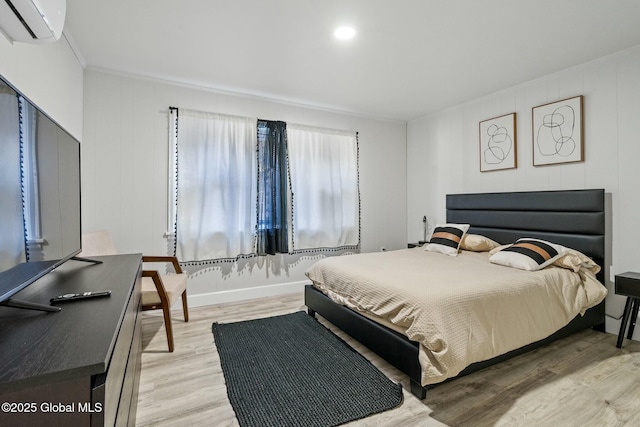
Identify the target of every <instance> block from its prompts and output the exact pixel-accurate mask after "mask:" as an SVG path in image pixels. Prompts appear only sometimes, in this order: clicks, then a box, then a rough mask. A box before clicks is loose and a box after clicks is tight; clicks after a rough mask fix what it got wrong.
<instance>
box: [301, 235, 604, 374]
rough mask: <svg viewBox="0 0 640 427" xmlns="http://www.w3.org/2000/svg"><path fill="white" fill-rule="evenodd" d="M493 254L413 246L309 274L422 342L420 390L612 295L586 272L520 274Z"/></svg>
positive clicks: (348, 259) (327, 263) (328, 263)
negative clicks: (444, 251) (447, 252)
mask: <svg viewBox="0 0 640 427" xmlns="http://www.w3.org/2000/svg"><path fill="white" fill-rule="evenodd" d="M488 257H489V255H488V254H487V253H475V252H467V251H463V252H461V253H460V254H459V255H458V256H457V257H451V256H447V255H443V254H439V253H434V252H427V251H424V250H422V249H421V248H414V249H406V250H399V251H390V252H378V253H367V254H360V255H351V256H341V257H331V258H326V259H324V260H321V261H319V262H317V263H316V264H315V265H313V266H312V267H311V268H310V269H309V270H308V271H307V273H306V274H307V276H308V277H309V278H310V279H311V280H312V281H313V283H314V285H315V286H316V287H317V288H319V289H320V290H321V291H323V292H324V293H325V294H327V295H329V296H330V297H331V298H332V299H333V300H334V301H336V302H338V303H340V304H344V305H347V306H349V307H350V308H352V309H354V310H356V311H360V312H362V313H366V314H368V315H369V316H374V318H375V317H378V318H380V319H381V320H382V323H385V322H390V323H391V324H393V325H395V327H396V329H399V330H402V331H403V333H404V334H405V335H406V336H407V337H408V338H409V339H410V340H412V341H416V342H418V343H419V344H420V356H419V357H420V364H421V366H422V385H428V384H435V383H439V382H442V381H443V380H445V379H447V378H450V377H454V376H456V375H457V374H458V373H459V372H460V371H462V370H463V369H464V368H465V367H467V366H468V365H470V364H471V363H474V362H478V361H481V360H487V359H490V358H492V357H495V356H498V355H500V354H503V353H506V352H508V351H510V350H513V349H516V348H519V347H522V346H523V345H526V344H529V343H531V342H535V341H537V340H540V339H543V338H545V337H547V336H549V335H551V334H552V333H553V332H555V331H557V330H558V329H560V328H562V327H563V326H565V325H566V324H567V323H569V321H571V319H573V318H574V317H575V316H576V315H577V314H579V313H584V311H585V310H586V309H588V308H590V307H592V306H594V305H597V304H598V303H599V302H601V301H602V300H603V299H604V297H605V296H606V293H607V291H606V288H605V287H604V286H602V285H601V284H600V283H599V282H598V281H597V280H596V279H595V277H594V276H593V274H592V273H590V272H588V271H584V272H580V274H579V273H575V272H573V271H571V270H567V269H564V268H558V267H548V268H545V269H543V270H541V271H537V272H530V271H522V270H517V269H514V268H510V267H502V266H498V265H494V264H491V263H489V261H488Z"/></svg>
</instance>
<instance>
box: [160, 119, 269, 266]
mask: <svg viewBox="0 0 640 427" xmlns="http://www.w3.org/2000/svg"><path fill="white" fill-rule="evenodd" d="M176 113H177V114H178V130H177V147H178V148H177V182H178V184H177V205H176V209H175V215H176V227H175V229H176V234H177V235H176V255H177V257H178V259H179V260H180V261H183V262H194V261H209V260H220V259H235V258H237V257H238V256H240V255H243V254H250V253H253V252H254V250H253V243H254V240H253V239H254V232H255V228H256V227H255V226H256V199H257V185H256V180H257V178H256V119H255V118H247V117H237V116H228V115H222V114H213V113H206V112H200V111H193V110H186V109H182V108H181V109H179V110H176ZM172 131H173V129H172ZM170 191H171V190H170Z"/></svg>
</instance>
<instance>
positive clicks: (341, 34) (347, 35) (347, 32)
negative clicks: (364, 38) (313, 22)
mask: <svg viewBox="0 0 640 427" xmlns="http://www.w3.org/2000/svg"><path fill="white" fill-rule="evenodd" d="M333 35H334V36H336V38H337V39H340V40H349V39H352V38H353V37H354V36H355V35H356V30H354V29H353V28H352V27H338V28H337V29H336V30H335V31H334V32H333Z"/></svg>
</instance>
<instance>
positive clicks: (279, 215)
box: [256, 120, 289, 255]
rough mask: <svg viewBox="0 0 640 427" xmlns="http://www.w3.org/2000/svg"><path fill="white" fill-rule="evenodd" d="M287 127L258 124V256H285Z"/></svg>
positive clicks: (266, 122)
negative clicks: (281, 254)
mask: <svg viewBox="0 0 640 427" xmlns="http://www.w3.org/2000/svg"><path fill="white" fill-rule="evenodd" d="M288 177H289V174H288V165H287V124H286V123H285V122H280V121H271V120H258V222H257V227H258V230H257V245H256V246H257V248H256V249H257V253H258V255H267V254H270V255H275V254H276V253H287V252H288V251H289V243H288V228H287V227H288V225H287V222H288V221H287V189H288V186H289V179H288Z"/></svg>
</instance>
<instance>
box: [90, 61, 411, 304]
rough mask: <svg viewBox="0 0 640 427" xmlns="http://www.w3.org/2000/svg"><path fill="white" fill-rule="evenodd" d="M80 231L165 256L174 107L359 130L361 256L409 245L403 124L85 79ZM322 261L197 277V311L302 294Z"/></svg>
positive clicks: (274, 263)
mask: <svg viewBox="0 0 640 427" xmlns="http://www.w3.org/2000/svg"><path fill="white" fill-rule="evenodd" d="M84 83H85V85H84V103H85V108H84V117H85V121H84V136H83V146H82V148H83V153H82V156H83V157H82V160H83V176H82V179H83V182H82V186H83V187H82V188H83V199H82V207H83V228H84V229H85V231H91V230H97V229H108V230H110V231H111V232H112V234H113V237H114V240H115V243H116V247H117V248H118V250H119V251H120V252H143V253H145V254H166V253H168V251H167V240H166V239H165V238H164V237H163V233H164V232H165V231H166V230H167V193H168V191H167V172H168V108H169V106H175V107H182V108H189V109H196V110H203V111H210V112H219V113H225V114H235V115H242V116H248V117H259V118H263V119H274V120H284V121H289V122H295V123H300V124H308V125H314V126H323V127H329V128H334V129H344V130H353V131H358V132H359V141H360V190H361V199H362V218H361V228H362V249H363V251H377V250H379V249H380V247H381V246H386V248H388V249H399V248H403V247H406V243H407V240H406V238H407V237H406V236H407V223H406V218H407V213H406V145H405V144H406V124H405V123H398V122H389V121H380V120H373V119H368V118H361V117H355V116H350V115H344V114H337V113H334V112H327V111H320V110H314V109H310V108H305V107H302V106H295V105H287V104H283V103H278V102H273V101H269V100H264V99H258V98H251V97H241V96H233V95H229V94H221V93H216V92H213V91H208V90H204V89H199V88H193V87H185V86H179V85H173V84H169V83H165V82H158V81H152V80H145V79H138V78H135V77H131V76H122V75H114V74H109V73H104V72H99V71H89V70H88V71H86V72H85V76H84ZM316 259H317V257H289V256H286V257H275V258H269V260H271V261H268V262H265V261H264V259H260V260H252V261H249V262H247V261H241V262H239V263H236V264H232V265H226V266H213V267H211V268H207V269H203V270H201V271H197V272H196V271H194V270H193V269H192V270H191V273H192V277H191V278H190V284H189V294H190V300H191V302H190V303H191V304H192V305H199V304H206V303H212V302H222V301H230V300H236V299H241V298H242V299H244V298H256V297H260V296H264V295H270V294H277V293H282V292H287V291H291V290H298V289H301V286H302V283H303V281H305V280H306V277H305V276H304V271H305V269H306V268H307V267H308V266H309V265H311V263H313V262H314V261H315V260H316Z"/></svg>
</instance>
